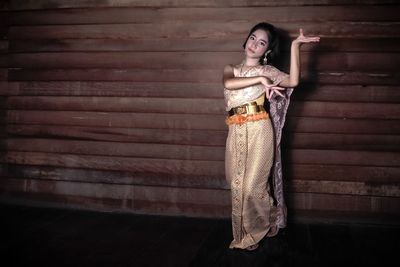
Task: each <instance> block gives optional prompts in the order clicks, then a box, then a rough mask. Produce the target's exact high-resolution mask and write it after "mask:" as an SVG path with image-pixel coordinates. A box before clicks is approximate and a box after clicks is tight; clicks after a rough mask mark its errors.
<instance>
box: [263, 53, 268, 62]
mask: <svg viewBox="0 0 400 267" xmlns="http://www.w3.org/2000/svg"><path fill="white" fill-rule="evenodd" d="M267 55H268V53H265V54H264V58H263V64H264V65H266V64H267V62H268V59H267Z"/></svg>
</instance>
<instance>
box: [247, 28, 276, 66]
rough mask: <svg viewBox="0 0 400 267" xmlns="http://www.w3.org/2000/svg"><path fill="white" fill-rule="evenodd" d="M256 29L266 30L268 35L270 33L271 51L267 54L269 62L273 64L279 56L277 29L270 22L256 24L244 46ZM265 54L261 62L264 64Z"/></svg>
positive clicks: (269, 44) (269, 43) (269, 46)
mask: <svg viewBox="0 0 400 267" xmlns="http://www.w3.org/2000/svg"><path fill="white" fill-rule="evenodd" d="M256 30H264V31H265V32H266V33H267V35H268V49H267V51H268V50H271V52H270V53H269V54H268V55H267V60H268V64H271V65H273V64H274V63H275V62H276V60H277V58H278V56H279V37H278V34H277V31H276V29H275V27H274V26H273V25H272V24H269V23H267V22H260V23H258V24H257V25H255V26H254V27H253V28H252V29H251V30H250V33H249V35H248V36H247V38H246V41H245V42H244V44H243V48H245V47H246V43H247V40H249V37H250V36H251V35H252V34H253V32H255V31H256ZM263 59H264V56H262V57H261V58H260V63H261V64H264V62H263Z"/></svg>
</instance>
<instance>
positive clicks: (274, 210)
mask: <svg viewBox="0 0 400 267" xmlns="http://www.w3.org/2000/svg"><path fill="white" fill-rule="evenodd" d="M257 75H265V76H267V77H268V78H270V79H271V81H273V82H275V83H277V84H279V82H280V81H282V80H283V79H285V78H286V77H287V74H286V73H283V72H281V71H279V70H278V69H276V68H274V67H272V66H262V67H259V68H254V69H252V70H251V71H248V72H247V73H246V74H244V73H241V74H239V77H252V76H257ZM291 92H292V89H291V88H290V89H287V90H286V92H285V93H284V94H285V97H275V98H273V99H271V101H270V111H271V113H270V114H269V116H268V113H266V112H260V113H255V114H252V115H249V114H245V115H239V114H236V115H234V116H230V117H228V118H227V119H226V123H227V124H228V127H229V133H228V138H227V140H226V151H225V173H226V179H227V182H228V183H229V184H230V187H231V193H232V229H233V241H232V242H231V244H230V248H247V247H249V246H251V245H255V244H257V243H258V242H259V241H260V240H261V239H262V238H263V237H264V236H266V235H267V236H273V235H275V234H276V233H277V232H278V229H279V228H283V227H285V226H286V206H285V203H284V198H283V189H282V188H283V187H282V185H283V183H282V165H281V156H280V140H281V132H282V128H283V124H284V121H285V116H286V112H287V108H288V105H289V97H290V95H291ZM262 93H264V91H263V89H262V88H260V86H251V87H247V88H244V89H240V90H228V89H225V90H224V96H225V103H226V110H227V111H229V110H231V109H232V108H235V107H238V106H241V105H243V104H245V103H248V102H251V101H254V100H255V99H256V98H258V97H259V96H260V94H262ZM270 174H271V175H270ZM270 178H272V185H273V190H270V185H269V182H268V181H269V179H270ZM272 193H274V199H275V201H276V203H274V199H273V197H272Z"/></svg>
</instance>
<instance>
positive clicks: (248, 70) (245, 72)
mask: <svg viewBox="0 0 400 267" xmlns="http://www.w3.org/2000/svg"><path fill="white" fill-rule="evenodd" d="M243 66H244V62H242V64H240V72H239V74H240V77H245V75H246V74H247V73H249V72H250V71H251V70H253V69H255V68H257V67H259V66H260V64H257V65H254V66H250V67H249V68H248V69H247V70H246V71H244V72H243Z"/></svg>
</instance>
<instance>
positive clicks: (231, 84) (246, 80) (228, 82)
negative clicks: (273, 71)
mask: <svg viewBox="0 0 400 267" xmlns="http://www.w3.org/2000/svg"><path fill="white" fill-rule="evenodd" d="M263 80H265V81H264V82H267V78H266V77H263V76H255V77H235V75H234V73H233V67H232V65H227V66H225V68H224V76H223V83H224V87H225V88H226V89H228V90H237V89H241V88H245V87H248V86H252V85H256V84H260V83H263Z"/></svg>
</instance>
